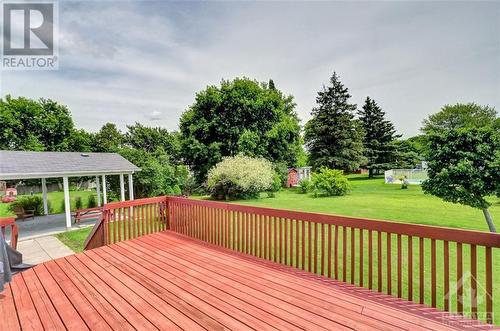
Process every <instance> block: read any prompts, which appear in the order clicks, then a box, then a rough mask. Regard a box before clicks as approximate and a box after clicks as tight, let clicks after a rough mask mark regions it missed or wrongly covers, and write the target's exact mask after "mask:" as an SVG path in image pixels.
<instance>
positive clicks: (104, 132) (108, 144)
mask: <svg viewBox="0 0 500 331" xmlns="http://www.w3.org/2000/svg"><path fill="white" fill-rule="evenodd" d="M123 142H124V137H123V134H122V133H121V132H120V130H118V129H117V127H116V125H115V124H114V123H106V124H104V125H103V126H102V128H101V129H100V130H99V132H97V133H96V134H95V141H94V152H101V153H103V152H104V153H114V152H117V151H118V150H119V149H120V148H121V147H122V145H123Z"/></svg>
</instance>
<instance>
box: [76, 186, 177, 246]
mask: <svg viewBox="0 0 500 331" xmlns="http://www.w3.org/2000/svg"><path fill="white" fill-rule="evenodd" d="M167 225H168V223H167V197H164V196H162V197H156V198H146V199H137V200H129V201H122V202H113V203H108V204H106V205H104V207H103V208H102V218H101V219H99V220H98V221H97V222H96V225H95V226H94V228H93V230H92V232H91V234H90V235H89V236H88V237H87V240H86V241H85V245H84V246H85V249H91V248H95V247H100V246H103V245H109V244H113V243H117V242H120V241H123V240H128V239H133V238H137V237H139V236H142V235H146V234H150V233H154V232H158V231H163V230H166V229H167Z"/></svg>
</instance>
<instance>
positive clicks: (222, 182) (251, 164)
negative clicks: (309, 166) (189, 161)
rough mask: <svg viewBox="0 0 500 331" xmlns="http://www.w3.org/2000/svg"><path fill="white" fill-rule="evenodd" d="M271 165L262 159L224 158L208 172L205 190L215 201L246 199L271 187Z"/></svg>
mask: <svg viewBox="0 0 500 331" xmlns="http://www.w3.org/2000/svg"><path fill="white" fill-rule="evenodd" d="M274 175H275V172H274V170H273V165H272V163H271V162H269V161H268V160H266V159H263V158H251V157H248V156H242V155H238V156H234V157H227V158H224V159H223V160H222V161H221V162H219V163H217V164H216V165H215V167H213V168H212V169H211V170H210V171H209V172H208V180H207V189H208V191H209V192H210V194H211V195H212V197H214V198H215V199H219V200H222V199H226V200H227V199H247V198H255V197H258V196H259V193H260V192H263V191H268V190H270V189H271V188H272V187H273V180H274V178H273V177H274Z"/></svg>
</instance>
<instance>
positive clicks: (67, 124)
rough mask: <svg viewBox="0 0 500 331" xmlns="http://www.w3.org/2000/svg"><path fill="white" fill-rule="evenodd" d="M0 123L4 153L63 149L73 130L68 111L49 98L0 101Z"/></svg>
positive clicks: (6, 99) (0, 142)
mask: <svg viewBox="0 0 500 331" xmlns="http://www.w3.org/2000/svg"><path fill="white" fill-rule="evenodd" d="M0 123H1V125H0V149H6V150H28V151H60V150H64V148H65V144H64V141H65V140H66V139H67V138H68V136H69V135H70V134H71V132H72V131H73V129H74V124H73V120H72V119H71V114H70V112H69V110H68V108H66V106H63V105H60V104H58V103H57V102H55V101H53V100H50V99H39V100H36V101H35V100H31V99H27V98H23V97H19V98H12V97H11V96H7V97H5V99H0Z"/></svg>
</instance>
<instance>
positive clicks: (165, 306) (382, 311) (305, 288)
mask: <svg viewBox="0 0 500 331" xmlns="http://www.w3.org/2000/svg"><path fill="white" fill-rule="evenodd" d="M466 322H467V321H465V320H460V319H458V320H457V319H454V318H453V317H449V316H448V317H444V316H443V313H441V312H439V311H438V310H436V309H433V308H425V307H424V306H422V305H419V304H415V303H410V302H407V301H403V300H401V299H397V298H392V297H389V296H387V295H382V294H377V293H375V292H372V291H369V290H366V289H361V288H358V287H355V286H353V285H347V284H345V283H340V282H337V281H334V280H330V279H327V278H324V277H320V276H315V275H313V274H309V273H307V272H304V271H301V270H298V269H294V268H291V267H288V266H284V265H280V264H277V263H274V262H270V261H265V260H262V259H258V258H255V257H250V256H246V255H243V254H241V253H237V252H232V251H229V250H227V249H224V248H220V247H216V246H214V245H211V244H207V243H204V242H201V241H198V240H196V239H192V238H188V237H185V236H183V235H180V234H176V233H174V232H171V231H164V232H160V233H156V234H150V235H147V236H143V237H139V238H136V239H132V240H127V241H123V242H120V243H117V244H112V245H109V246H105V247H101V248H97V249H93V250H90V251H86V252H84V253H80V254H75V255H72V256H69V257H65V258H61V259H58V260H54V261H51V262H47V263H44V264H41V265H38V266H36V267H35V268H33V269H30V270H28V271H26V272H24V273H22V274H18V275H16V276H15V277H14V279H13V282H12V283H11V284H10V285H9V287H7V289H6V290H5V291H4V292H3V293H2V294H0V329H1V330H9V331H10V330H19V329H22V330H43V329H44V330H59V329H60V330H64V329H74V330H85V329H92V330H109V329H114V330H133V329H143V330H149V329H151V330H153V329H154V330H157V329H160V330H175V329H176V330H179V329H184V330H202V329H206V330H222V329H233V330H246V329H254V330H276V329H280V330H298V329H309V330H343V329H358V330H370V329H383V330H395V329H406V330H419V329H420V330H423V329H431V330H447V329H459V328H464V329H471V327H470V325H469V326H468V325H467V323H466ZM473 323H476V322H473ZM475 327H477V328H484V329H492V326H491V325H490V326H487V325H485V324H476V325H475Z"/></svg>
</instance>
